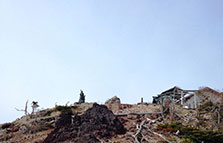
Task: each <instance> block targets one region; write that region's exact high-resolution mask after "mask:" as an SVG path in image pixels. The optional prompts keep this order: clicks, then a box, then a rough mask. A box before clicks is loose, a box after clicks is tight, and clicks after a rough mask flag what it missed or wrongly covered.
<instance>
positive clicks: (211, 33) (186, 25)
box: [0, 0, 223, 123]
mask: <svg viewBox="0 0 223 143" xmlns="http://www.w3.org/2000/svg"><path fill="white" fill-rule="evenodd" d="M222 74H223V1H222V0H180V1H178V0H165V1H163V0H140V1H138V0H106V1H105V0H73V1H72V0H63V1H61V0H33V1H30V0H20V1H17V0H0V97H1V99H0V123H3V122H9V121H13V120H15V119H16V118H19V117H21V116H22V115H23V113H22V112H18V111H16V110H15V108H18V109H24V106H25V102H26V101H27V100H29V107H30V103H31V102H32V101H38V103H39V105H40V108H39V109H46V108H50V107H54V105H55V104H57V105H65V104H66V103H67V102H68V101H69V102H70V104H71V103H74V102H76V101H78V99H79V93H80V89H82V90H83V91H84V93H85V94H86V101H87V102H98V103H100V104H102V103H104V102H105V101H106V100H107V99H109V98H111V97H113V96H115V95H116V96H118V97H119V98H120V99H121V102H122V103H131V104H135V103H138V102H139V101H140V98H141V97H143V98H144V101H146V102H151V101H152V96H154V95H157V94H159V93H160V92H162V91H164V90H166V89H168V88H171V87H173V86H175V85H176V86H179V87H181V88H183V89H198V88H199V87H203V86H209V87H211V88H213V89H217V90H220V91H222V89H223V76H222ZM30 110H31V109H30V108H29V111H30Z"/></svg>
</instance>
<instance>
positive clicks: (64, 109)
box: [45, 106, 78, 116]
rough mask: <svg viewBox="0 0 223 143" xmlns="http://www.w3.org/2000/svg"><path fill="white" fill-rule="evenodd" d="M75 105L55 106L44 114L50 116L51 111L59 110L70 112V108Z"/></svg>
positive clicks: (74, 107)
mask: <svg viewBox="0 0 223 143" xmlns="http://www.w3.org/2000/svg"><path fill="white" fill-rule="evenodd" d="M77 108H78V107H77V106H56V107H55V108H54V109H52V110H49V111H47V112H46V114H45V116H50V115H51V114H52V113H53V112H57V111H59V112H61V113H66V112H72V109H77Z"/></svg>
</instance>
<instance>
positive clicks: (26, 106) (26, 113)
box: [15, 100, 29, 116]
mask: <svg viewBox="0 0 223 143" xmlns="http://www.w3.org/2000/svg"><path fill="white" fill-rule="evenodd" d="M28 102H29V100H27V101H26V104H25V109H17V108H15V109H16V110H17V111H21V112H24V113H25V115H26V116H27V115H29V112H28V111H27V110H28Z"/></svg>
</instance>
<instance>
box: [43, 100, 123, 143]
mask: <svg viewBox="0 0 223 143" xmlns="http://www.w3.org/2000/svg"><path fill="white" fill-rule="evenodd" d="M123 133H125V128H124V126H123V125H122V123H121V122H120V121H119V120H118V118H117V117H116V116H115V115H114V114H113V113H112V111H110V110H109V109H108V108H107V107H106V106H104V105H98V104H94V105H93V107H92V108H90V109H88V110H87V111H86V112H85V113H84V114H82V115H80V116H78V115H72V113H64V114H62V115H61V118H60V119H59V120H58V121H57V122H56V129H55V130H54V131H53V132H51V133H50V134H49V135H48V137H47V138H46V140H45V143H57V142H76V143H100V141H99V139H100V138H111V137H112V136H114V135H116V134H123Z"/></svg>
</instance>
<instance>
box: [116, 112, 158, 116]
mask: <svg viewBox="0 0 223 143" xmlns="http://www.w3.org/2000/svg"><path fill="white" fill-rule="evenodd" d="M152 114H162V112H141V113H118V114H115V116H128V115H152Z"/></svg>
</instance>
